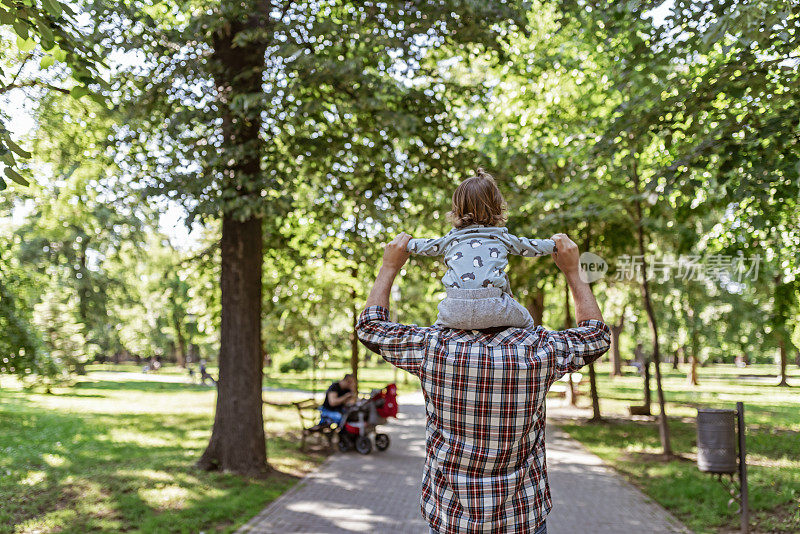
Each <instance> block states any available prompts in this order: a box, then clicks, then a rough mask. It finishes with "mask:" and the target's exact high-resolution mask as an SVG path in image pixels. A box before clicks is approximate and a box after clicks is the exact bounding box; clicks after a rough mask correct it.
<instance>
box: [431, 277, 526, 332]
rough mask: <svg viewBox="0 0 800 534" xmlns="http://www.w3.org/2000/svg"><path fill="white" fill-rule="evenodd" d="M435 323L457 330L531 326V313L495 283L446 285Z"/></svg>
mask: <svg viewBox="0 0 800 534" xmlns="http://www.w3.org/2000/svg"><path fill="white" fill-rule="evenodd" d="M436 324H437V325H439V326H446V327H448V328H456V329H459V330H483V329H485V328H493V327H498V326H511V327H516V328H525V329H533V327H534V326H535V325H534V324H533V317H531V314H530V312H528V310H527V309H525V306H523V305H522V304H520V303H519V302H517V301H516V300H514V298H513V297H511V295H509V294H507V293H503V291H501V290H500V288H498V287H481V288H476V289H459V288H455V287H451V288H448V289H447V297H445V298H444V299H442V301H441V302H440V303H439V317H438V318H437V319H436Z"/></svg>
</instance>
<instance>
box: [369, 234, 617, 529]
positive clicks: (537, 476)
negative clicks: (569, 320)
mask: <svg viewBox="0 0 800 534" xmlns="http://www.w3.org/2000/svg"><path fill="white" fill-rule="evenodd" d="M410 239H411V236H409V235H408V234H405V233H402V234H400V235H398V236H397V237H396V238H395V239H394V240H392V242H390V243H389V244H388V245H386V249H385V251H384V254H383V264H382V265H381V268H380V271H379V272H378V276H377V278H376V280H375V285H374V286H373V288H372V291H371V292H370V294H369V297H368V298H367V302H366V307H365V309H364V311H363V312H362V313H361V316H360V318H359V321H358V325H357V328H356V331H357V333H358V337H359V339H360V340H361V341H362V342H363V343H364V344H365V345H366V346H367V347H369V348H370V349H371V350H374V351H375V352H377V353H379V354H380V355H381V356H382V357H383V358H384V359H385V360H386V361H387V362H389V363H391V364H393V365H395V366H397V367H399V368H401V369H404V370H406V371H408V372H410V373H412V374H414V375H416V376H418V377H419V378H420V382H421V384H422V392H423V395H424V397H425V411H426V419H427V422H426V429H425V434H426V439H425V442H426V444H425V445H426V446H425V468H424V470H423V475H422V495H421V498H420V505H421V509H422V514H423V516H424V517H425V519H426V520H427V521H428V524H429V525H430V528H431V532H436V533H443V534H463V533H473V532H492V533H506V534H522V533H526V534H527V533H531V532H533V533H534V534H546V532H547V525H546V517H547V514H548V512H549V511H550V508H551V506H552V504H551V498H550V488H549V486H548V483H547V471H546V466H545V443H544V430H545V396H546V394H547V390H548V389H550V386H551V385H552V384H553V382H555V381H556V380H558V379H559V378H561V377H562V376H564V374H566V373H568V372H572V371H576V370H578V369H580V368H581V367H583V366H584V365H587V364H589V363H591V362H593V361H595V360H596V359H597V358H599V357H600V356H601V355H602V354H604V353H605V352H606V351H607V350H608V348H609V344H610V332H609V329H608V327H607V326H606V325H605V323H603V317H602V314H601V313H600V308H599V307H598V305H597V301H596V300H595V298H594V295H593V294H592V292H591V290H590V289H589V285H588V284H587V283H586V282H584V281H583V280H581V278H580V276H579V272H580V269H579V265H578V256H579V254H578V247H577V246H576V245H575V243H574V242H573V241H572V240H570V239H569V238H568V237H567V236H566V235H565V234H556V235H554V236H553V238H552V239H553V240H554V241H555V243H556V250H557V252H556V253H554V254H553V255H552V257H553V260H554V261H555V263H556V265H557V266H558V268H559V269H560V270H561V272H562V273H564V276H565V277H566V280H567V284H568V285H569V287H570V290H571V292H572V297H573V300H574V302H575V318H576V320H577V322H578V326H577V327H576V328H570V329H567V330H562V331H549V330H546V329H544V328H543V327H541V326H536V327H534V328H532V329H528V330H525V329H522V328H503V327H499V328H493V329H491V330H455V329H451V328H444V327H441V326H431V327H419V326H416V325H402V324H396V323H392V322H390V321H389V294H390V291H391V288H392V284H393V283H394V279H395V277H396V276H397V274H398V273H399V272H400V269H401V268H402V267H403V265H404V264H405V262H406V260H407V259H408V256H409V254H408V252H407V250H406V246H407V244H408V241H409V240H410Z"/></svg>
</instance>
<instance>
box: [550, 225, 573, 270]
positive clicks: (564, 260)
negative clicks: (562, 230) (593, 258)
mask: <svg viewBox="0 0 800 534" xmlns="http://www.w3.org/2000/svg"><path fill="white" fill-rule="evenodd" d="M551 239H552V240H553V241H555V243H556V252H554V253H553V254H552V256H553V261H554V262H556V266H558V268H559V269H561V272H562V273H564V275H565V276H567V277H568V278H569V277H571V276H574V275H577V274H578V272H579V271H580V265H579V264H578V258H579V254H578V245H576V244H575V242H574V241H572V239H570V238H569V237H567V235H566V234H556V235H554V236H553V237H552V238H551Z"/></svg>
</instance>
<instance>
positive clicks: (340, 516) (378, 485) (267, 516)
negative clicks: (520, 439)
mask: <svg viewBox="0 0 800 534" xmlns="http://www.w3.org/2000/svg"><path fill="white" fill-rule="evenodd" d="M424 425H425V409H424V407H423V405H422V395H421V394H413V395H404V396H402V397H401V398H400V418H399V419H398V420H397V421H392V422H391V423H390V424H389V425H387V426H386V427H384V429H385V430H386V432H387V433H388V434H389V435H390V436H391V439H392V445H391V447H390V448H389V450H387V451H385V452H375V451H374V452H372V454H370V455H369V456H361V455H360V454H358V453H348V454H341V453H335V454H333V455H332V456H331V457H330V458H329V459H328V460H327V461H326V462H325V463H324V464H323V465H322V466H321V467H320V468H319V469H318V470H317V471H316V472H314V473H312V474H310V475H309V476H307V477H306V478H305V479H304V480H303V481H301V482H300V483H298V484H297V486H295V487H294V488H292V489H291V490H289V491H288V492H286V493H285V494H284V495H282V496H281V497H280V498H278V499H276V500H275V501H274V502H273V503H272V504H270V505H269V506H268V507H267V508H265V509H264V510H263V511H262V512H261V513H260V514H258V515H257V516H256V517H254V518H253V519H252V520H251V521H250V522H248V523H247V524H246V525H244V526H243V527H242V528H241V529H240V530H239V532H240V533H250V534H254V533H288V532H302V533H309V534H311V533H313V534H327V533H340V532H345V533H346V532H369V533H387V534H388V533H409V534H411V533H413V534H417V533H427V532H428V526H427V524H426V523H425V522H424V521H423V520H422V516H421V515H420V511H419V491H420V483H421V473H422V465H423V460H424V456H425V426H424ZM547 466H548V473H549V476H550V487H551V491H552V494H553V511H552V512H551V513H550V515H549V516H548V518H547V530H548V532H549V534H572V533H575V532H591V533H593V534H612V533H613V534H628V533H630V534H633V533H639V532H648V533H653V534H667V533H675V532H685V530H683V529H682V527H681V526H680V524H679V523H678V522H677V521H676V520H675V519H673V518H672V517H671V516H670V515H669V514H668V513H667V512H666V511H665V510H663V509H662V508H660V507H659V506H657V505H655V504H653V503H652V502H650V501H649V500H648V499H647V498H646V497H645V496H644V495H643V494H642V493H641V492H639V491H638V490H637V489H636V488H634V487H633V486H631V485H630V484H628V483H627V482H625V481H624V480H622V479H621V478H620V477H619V476H618V475H616V474H615V473H614V472H613V471H612V470H611V469H610V468H608V467H605V466H604V465H603V463H602V461H601V460H600V459H599V458H598V457H597V456H595V455H593V454H591V453H589V452H588V451H586V450H585V449H584V448H583V447H582V446H581V445H580V444H579V443H577V442H576V441H574V440H572V439H571V438H569V437H568V436H566V435H565V434H563V433H561V432H559V431H558V430H557V429H555V428H552V425H548V436H547Z"/></svg>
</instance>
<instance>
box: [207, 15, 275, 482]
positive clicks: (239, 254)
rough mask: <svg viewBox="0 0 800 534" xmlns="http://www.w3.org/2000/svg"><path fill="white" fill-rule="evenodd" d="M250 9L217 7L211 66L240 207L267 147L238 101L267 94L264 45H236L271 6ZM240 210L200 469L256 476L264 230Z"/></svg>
mask: <svg viewBox="0 0 800 534" xmlns="http://www.w3.org/2000/svg"><path fill="white" fill-rule="evenodd" d="M246 4H247V5H242V4H241V3H240V2H232V1H230V0H228V1H226V2H224V3H223V5H222V6H220V13H221V14H222V16H225V17H227V18H228V20H227V21H226V23H225V24H223V25H221V26H220V29H219V30H217V32H216V33H215V34H214V36H213V53H212V57H211V59H210V64H209V68H210V69H211V71H212V72H213V74H214V81H215V84H216V87H217V91H218V97H217V103H216V105H217V106H218V107H219V109H220V110H221V111H220V112H221V118H222V147H221V156H220V158H221V160H222V161H224V162H225V163H224V165H225V167H224V168H223V169H221V175H222V180H223V185H222V187H223V188H224V189H225V192H226V193H227V195H228V196H229V197H238V198H240V199H243V200H246V199H247V197H252V198H260V185H259V184H260V180H259V175H260V173H261V168H260V165H261V156H262V153H263V148H262V146H263V143H262V141H261V139H260V137H259V134H260V131H261V119H260V113H259V112H258V110H255V111H252V110H251V111H242V110H241V109H240V108H238V107H237V106H238V104H239V99H240V98H241V97H247V96H251V95H257V94H260V93H262V84H263V81H262V78H263V72H264V54H265V52H266V45H267V42H266V41H267V40H266V39H257V38H255V39H250V40H247V41H245V43H244V44H241V43H238V44H237V43H236V42H235V40H236V38H237V36H238V35H239V34H240V33H241V32H243V31H248V30H253V31H258V30H260V31H262V32H264V33H267V25H268V24H269V13H270V11H271V3H270V2H268V1H256V2H247V3H246ZM243 13H247V16H243V15H242V14H243ZM245 203H246V202H245ZM238 204H239V203H238V202H231V203H230V204H227V203H226V204H223V206H222V211H223V213H222V240H221V243H220V245H221V247H220V248H221V257H222V273H221V276H220V286H221V290H222V293H221V297H222V298H221V307H222V312H221V317H222V320H221V329H220V351H219V377H218V380H217V390H218V392H217V405H216V413H215V414H214V427H213V429H212V431H211V439H210V440H209V443H208V447H207V448H206V450H205V452H204V453H203V455H202V456H201V457H200V460H199V461H198V463H197V465H198V467H200V468H201V469H206V470H211V469H221V470H224V471H231V472H236V473H240V474H248V475H258V474H262V473H264V472H266V471H267V469H268V465H267V450H266V440H265V436H264V417H263V409H262V406H263V402H262V397H261V387H262V380H263V367H262V360H261V342H262V340H261V298H262V288H261V274H262V262H263V227H262V220H261V218H259V217H257V216H253V215H249V216H248V214H247V211H244V210H241V208H240V207H239V206H238ZM229 206H230V207H229Z"/></svg>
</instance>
